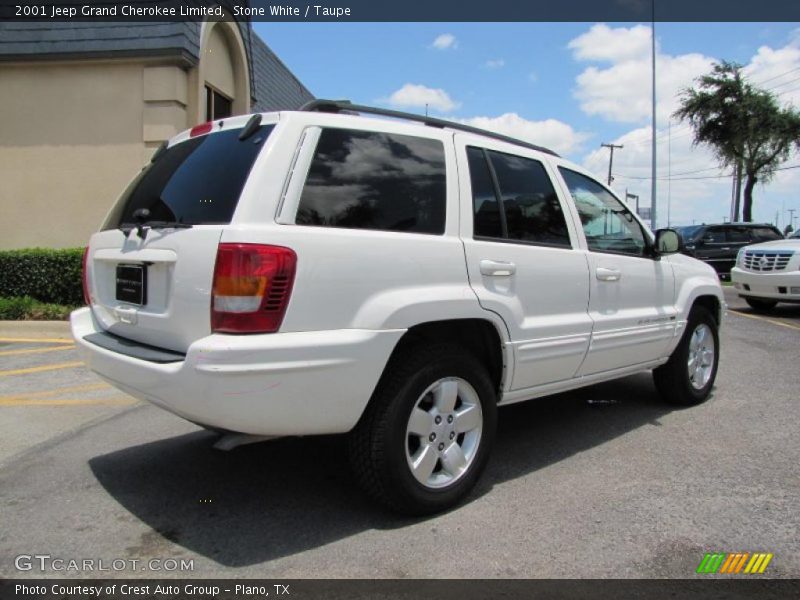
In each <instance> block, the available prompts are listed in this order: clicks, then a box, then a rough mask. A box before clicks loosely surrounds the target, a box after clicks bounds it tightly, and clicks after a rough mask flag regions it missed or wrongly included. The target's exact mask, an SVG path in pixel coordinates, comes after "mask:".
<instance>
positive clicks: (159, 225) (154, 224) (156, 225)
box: [142, 221, 194, 229]
mask: <svg viewBox="0 0 800 600" xmlns="http://www.w3.org/2000/svg"><path fill="white" fill-rule="evenodd" d="M142 225H143V226H144V227H149V228H150V229H191V228H192V227H194V225H192V224H191V223H179V222H178V221H147V222H145V223H142Z"/></svg>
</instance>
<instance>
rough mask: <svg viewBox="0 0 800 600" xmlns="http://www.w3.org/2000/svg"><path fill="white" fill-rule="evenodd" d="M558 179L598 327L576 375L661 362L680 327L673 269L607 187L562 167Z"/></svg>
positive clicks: (593, 315)
mask: <svg viewBox="0 0 800 600" xmlns="http://www.w3.org/2000/svg"><path fill="white" fill-rule="evenodd" d="M559 173H560V175H561V178H562V184H563V185H564V186H565V188H566V189H567V190H569V193H570V195H571V196H572V199H573V202H574V205H575V208H576V209H577V213H578V216H579V218H580V222H581V227H582V231H583V236H584V238H585V244H586V250H587V257H588V260H589V270H590V280H591V297H590V300H589V315H590V316H591V318H592V320H593V322H594V326H593V329H592V339H591V345H590V347H589V351H588V353H587V355H586V360H585V361H584V362H583V364H582V365H581V368H580V371H579V373H578V374H579V375H591V374H594V373H601V372H606V371H612V370H614V369H619V368H623V367H629V366H633V365H637V364H646V363H648V362H650V361H653V360H656V359H658V358H661V357H663V356H664V355H665V354H666V353H667V352H668V348H669V345H670V342H671V341H672V339H673V337H674V335H675V333H676V325H677V310H676V308H675V302H674V297H675V277H674V274H673V271H672V266H671V265H670V263H669V262H668V261H661V260H657V259H654V258H651V254H650V250H649V249H650V244H651V241H650V236H649V233H646V232H645V230H644V227H643V226H642V225H641V223H639V221H638V220H637V219H636V218H635V217H634V215H633V213H632V212H631V211H630V210H629V209H628V208H627V207H626V206H625V205H624V204H622V202H620V201H619V200H618V199H617V198H616V197H615V196H614V195H613V194H612V193H611V192H610V191H609V190H608V189H607V188H606V187H605V186H603V185H602V184H600V183H599V182H597V181H596V180H594V179H593V178H591V177H589V176H588V175H586V174H583V173H578V172H577V171H574V170H572V169H568V168H566V167H563V166H562V167H559Z"/></svg>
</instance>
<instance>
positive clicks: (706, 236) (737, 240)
mask: <svg viewBox="0 0 800 600" xmlns="http://www.w3.org/2000/svg"><path fill="white" fill-rule="evenodd" d="M675 229H676V230H677V231H678V233H680V234H681V236H682V237H683V243H684V253H686V254H688V255H689V256H693V257H694V258H698V259H700V260H702V261H704V262H707V263H708V264H709V265H711V266H712V267H714V269H715V270H716V271H717V273H719V275H720V277H728V276H729V275H730V272H731V269H732V268H733V265H734V264H735V263H736V254H737V253H738V252H739V248H741V247H742V246H747V245H748V244H757V243H759V242H769V241H772V240H780V239H783V235H782V234H781V232H780V231H779V230H778V229H777V228H776V227H775V226H773V225H770V224H769V223H722V224H720V225H705V224H703V225H688V226H686V227H675Z"/></svg>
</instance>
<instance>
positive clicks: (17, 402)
mask: <svg viewBox="0 0 800 600" xmlns="http://www.w3.org/2000/svg"><path fill="white" fill-rule="evenodd" d="M135 402H137V400H136V399H135V398H130V397H128V398H126V397H124V396H108V397H105V398H65V399H58V400H55V399H54V400H48V399H44V398H33V399H30V398H24V397H19V398H0V406H100V405H102V406H110V405H124V404H134V403H135Z"/></svg>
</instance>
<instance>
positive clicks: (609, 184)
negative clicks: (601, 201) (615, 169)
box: [600, 144, 623, 187]
mask: <svg viewBox="0 0 800 600" xmlns="http://www.w3.org/2000/svg"><path fill="white" fill-rule="evenodd" d="M600 146H601V147H603V148H608V149H609V150H611V154H610V155H609V157H608V187H611V165H613V164H614V149H615V148H619V149H620V150H621V149H622V148H623V146H617V145H616V144H600Z"/></svg>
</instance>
